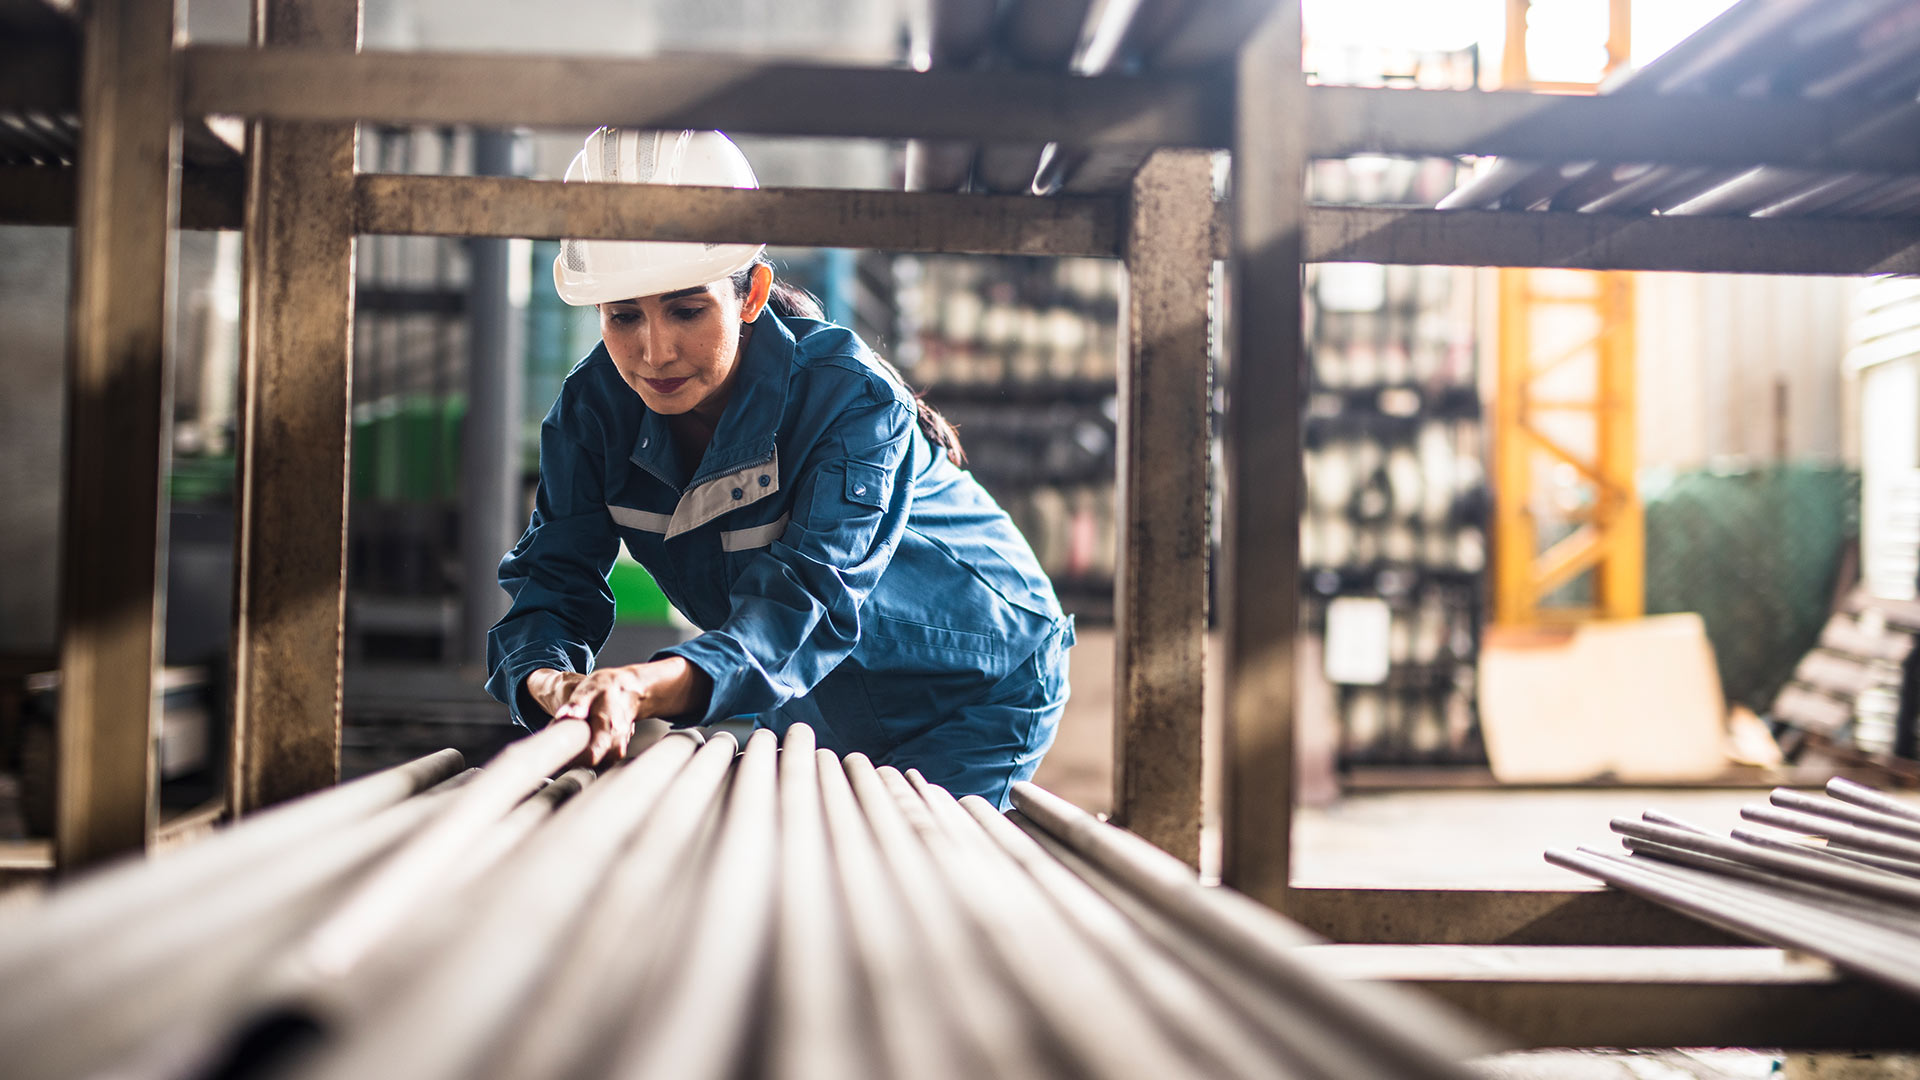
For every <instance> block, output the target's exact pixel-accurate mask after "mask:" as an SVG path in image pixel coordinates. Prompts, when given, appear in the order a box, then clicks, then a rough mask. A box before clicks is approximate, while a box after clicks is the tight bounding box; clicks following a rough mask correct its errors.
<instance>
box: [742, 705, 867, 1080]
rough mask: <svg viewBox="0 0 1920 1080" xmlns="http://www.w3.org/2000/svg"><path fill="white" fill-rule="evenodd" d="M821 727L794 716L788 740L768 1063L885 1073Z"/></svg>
mask: <svg viewBox="0 0 1920 1080" xmlns="http://www.w3.org/2000/svg"><path fill="white" fill-rule="evenodd" d="M815 749H816V748H815V746H814V736H813V729H812V728H811V727H808V726H807V725H806V724H794V725H793V726H792V727H789V728H788V729H787V731H786V735H785V737H784V738H783V739H782V741H781V746H780V877H779V886H778V887H779V891H780V892H779V915H778V920H779V922H778V926H777V929H776V936H775V944H774V952H773V998H774V1009H773V1016H772V1021H771V1023H772V1031H773V1039H774V1042H775V1044H776V1045H778V1046H779V1047H780V1053H778V1054H777V1055H773V1056H772V1057H771V1059H770V1061H769V1064H770V1065H771V1066H772V1069H771V1071H772V1073H773V1074H774V1075H775V1076H776V1077H781V1078H784V1080H814V1078H818V1080H852V1078H854V1077H861V1076H873V1077H877V1076H880V1075H882V1073H881V1071H880V1061H879V1059H878V1057H877V1056H875V1054H874V1052H873V1050H874V1048H873V1045H872V1043H873V1035H874V1032H873V1031H872V1030H870V1029H871V1027H872V1025H871V1023H870V1022H869V1020H868V1018H867V1016H866V1015H865V1013H864V1010H863V1009H862V1008H861V1006H862V1005H863V1004H864V1002H863V1001H862V997H863V994H862V993H861V992H860V991H861V990H863V989H864V988H863V987H860V984H859V980H858V979H857V977H856V974H855V972H856V968H855V964H854V952H853V949H852V948H851V944H850V939H851V937H852V933H851V929H850V927H849V926H848V913H847V905H846V904H845V903H844V902H843V901H842V899H841V897H840V886H839V883H838V882H837V881H836V880H835V875H834V867H833V853H832V851H831V850H830V849H829V848H828V845H827V822H826V816H825V808H824V805H823V803H822V802H821V795H820V767H819V764H818V762H816V761H815V759H814V752H815Z"/></svg>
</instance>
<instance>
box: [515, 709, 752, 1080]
mask: <svg viewBox="0 0 1920 1080" xmlns="http://www.w3.org/2000/svg"><path fill="white" fill-rule="evenodd" d="M696 731H697V729H691V728H689V729H685V730H683V731H677V732H674V733H672V734H671V735H668V736H666V739H677V740H685V741H688V742H689V743H690V744H691V745H700V743H699V741H698V737H697V736H696V737H694V738H693V739H688V733H689V732H696ZM726 738H727V741H728V742H731V741H732V736H731V735H729V736H727V737H726ZM663 741H664V740H663ZM676 752H677V751H676ZM732 759H733V750H732V747H730V746H729V747H723V748H722V750H720V751H716V752H714V753H712V754H704V755H695V756H694V757H693V760H692V761H691V762H690V763H689V764H687V765H686V766H684V767H683V768H682V769H681V770H680V772H679V773H678V774H677V775H675V777H674V778H673V782H672V784H671V785H670V786H669V787H668V788H667V790H666V792H665V793H664V794H663V795H661V796H660V801H659V804H658V805H657V806H656V807H655V808H654V810H653V811H652V812H651V813H650V814H648V815H647V818H646V821H645V822H644V823H643V824H642V825H641V826H640V831H639V832H638V833H637V834H636V835H635V836H634V839H633V843H632V845H631V846H630V847H628V848H627V849H626V850H625V851H623V852H622V853H621V854H620V857H619V862H618V864H617V865H616V866H615V867H614V868H613V870H612V871H611V872H610V873H609V874H608V875H607V877H606V879H605V880H604V881H602V882H601V883H600V884H599V885H598V886H596V888H595V890H594V903H593V906H592V908H591V909H590V910H588V911H586V912H585V913H584V914H583V915H582V916H581V917H580V920H579V925H578V928H577V931H576V932H575V933H574V934H572V935H570V937H569V940H568V941H567V942H565V943H564V944H563V945H561V946H560V948H561V952H560V953H559V954H558V955H557V956H555V957H554V959H553V961H552V967H551V970H552V971H553V972H554V973H556V976H555V977H552V978H549V979H548V980H547V981H546V984H545V986H544V987H543V992H542V993H541V994H540V995H539V996H538V998H537V999H536V1000H534V1001H532V1002H530V1003H528V1004H527V1005H526V1006H525V1007H524V1008H522V1009H521V1010H520V1011H519V1013H518V1014H517V1016H516V1020H515V1023H514V1030H513V1032H512V1034H511V1036H510V1037H509V1038H507V1039H506V1041H505V1045H504V1046H502V1047H501V1048H500V1050H499V1053H498V1054H496V1055H494V1056H493V1057H492V1058H491V1059H490V1060H489V1061H488V1062H487V1064H486V1069H485V1070H484V1072H483V1073H482V1075H485V1076H492V1077H500V1078H502V1080H540V1078H543V1077H564V1076H569V1075H572V1073H573V1072H575V1071H577V1070H578V1069H579V1067H580V1065H581V1063H582V1062H585V1061H589V1060H593V1059H595V1058H597V1057H602V1056H604V1055H605V1054H607V1053H608V1052H610V1050H611V1046H609V1045H607V1044H608V1043H609V1042H610V1041H611V1040H612V1038H613V1037H615V1036H616V1035H617V1033H618V1032H619V1030H620V1026H621V1025H620V1023H619V1021H620V1020H621V1018H622V1017H623V1016H624V1015H625V1014H626V1013H627V1012H628V1011H629V1009H630V1007H631V1003H632V1002H634V1001H638V1000H642V999H644V998H645V996H646V992H647V990H648V989H649V987H650V986H652V985H653V984H656V983H658V982H659V981H660V980H661V979H662V978H663V972H664V969H665V968H666V967H667V966H669V965H670V964H672V963H674V962H676V961H677V958H678V957H679V956H680V954H681V944H682V943H681V942H680V941H679V940H678V939H677V938H676V937H675V936H673V935H669V934H662V933H659V932H658V931H659V927H661V926H666V925H673V921H674V920H676V919H679V918H690V917H693V915H694V912H693V911H691V910H690V909H689V908H688V906H687V905H686V904H684V903H681V902H679V901H678V900H677V899H676V898H677V897H678V895H679V894H680V893H681V892H683V891H684V890H680V889H677V888H676V886H677V885H678V884H679V883H681V882H682V881H683V880H685V875H686V874H687V873H688V867H689V866H690V865H697V863H698V857H699V852H700V851H701V850H702V849H704V848H705V847H706V846H707V840H708V838H709V836H710V835H711V833H712V830H713V827H714V825H715V823H716V822H717V820H718V818H719V813H720V807H721V802H722V798H723V796H724V795H725V793H726V781H727V775H728V772H729V771H730V768H731V763H732ZM609 942H618V943H620V944H619V945H618V946H617V947H609V944H608V943H609ZM560 973H564V977H558V976H559V974H560Z"/></svg>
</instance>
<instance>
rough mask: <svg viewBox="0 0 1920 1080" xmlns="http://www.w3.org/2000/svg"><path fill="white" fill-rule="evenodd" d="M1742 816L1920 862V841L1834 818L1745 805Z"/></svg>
mask: <svg viewBox="0 0 1920 1080" xmlns="http://www.w3.org/2000/svg"><path fill="white" fill-rule="evenodd" d="M1740 816H1741V817H1743V818H1745V819H1747V820H1748V821H1757V822H1759V823H1761V824H1762V825H1772V826H1774V827H1775V828H1780V829H1786V830H1788V831H1789V832H1797V833H1804V834H1805V835H1808V836H1824V837H1826V838H1827V841H1828V842H1829V843H1837V844H1844V845H1846V846H1847V847H1850V848H1856V849H1858V850H1860V851H1871V852H1874V853H1875V854H1879V855H1891V856H1893V857H1894V858H1897V859H1906V860H1908V861H1909V862H1920V842H1915V841H1912V840H1903V839H1900V838H1899V837H1896V836H1889V835H1888V834H1886V833H1882V832H1875V831H1873V830H1871V829H1856V828H1854V827H1853V826H1851V825H1848V824H1845V823H1843V822H1837V821H1834V820H1833V819H1832V818H1823V817H1815V816H1814V815H1812V814H1802V813H1799V812H1797V811H1793V810H1782V809H1779V808H1776V807H1772V806H1743V807H1741V808H1740Z"/></svg>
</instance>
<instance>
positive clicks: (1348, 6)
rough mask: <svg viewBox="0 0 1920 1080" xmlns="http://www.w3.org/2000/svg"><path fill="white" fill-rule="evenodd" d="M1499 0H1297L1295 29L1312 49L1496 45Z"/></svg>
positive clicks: (1499, 25) (1445, 48)
mask: <svg viewBox="0 0 1920 1080" xmlns="http://www.w3.org/2000/svg"><path fill="white" fill-rule="evenodd" d="M1505 11H1506V5H1505V2H1504V0H1302V3H1301V10H1300V18H1301V29H1302V30H1303V31H1304V32H1305V34H1306V37H1307V39H1308V40H1309V41H1311V42H1313V43H1314V44H1316V45H1335V46H1338V45H1352V46H1368V47H1373V48H1381V49H1410V50H1416V51H1427V52H1448V51H1452V50H1455V49H1464V48H1466V47H1467V46H1469V45H1472V44H1474V43H1475V42H1480V43H1481V44H1482V45H1483V46H1484V45H1485V44H1486V43H1487V42H1488V40H1489V38H1488V34H1489V32H1491V34H1492V39H1491V40H1492V41H1494V42H1496V43H1497V42H1498V41H1499V39H1500V35H1501V32H1502V29H1501V28H1502V27H1503V26H1504V23H1503V21H1502V20H1504V19H1505V17H1506V16H1505Z"/></svg>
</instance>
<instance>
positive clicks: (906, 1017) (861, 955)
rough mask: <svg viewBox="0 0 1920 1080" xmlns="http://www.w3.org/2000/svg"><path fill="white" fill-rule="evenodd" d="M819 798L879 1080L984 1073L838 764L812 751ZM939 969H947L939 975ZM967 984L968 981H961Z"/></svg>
mask: <svg viewBox="0 0 1920 1080" xmlns="http://www.w3.org/2000/svg"><path fill="white" fill-rule="evenodd" d="M814 764H815V766H816V770H815V771H816V774H817V776H818V778H819V781H820V798H821V802H822V804H823V810H824V813H825V816H826V826H827V837H828V839H829V840H830V841H831V843H832V847H833V857H834V871H835V879H836V881H837V883H838V884H839V886H840V895H841V898H842V899H843V900H844V901H845V902H846V905H847V928H848V936H849V939H850V943H851V945H852V947H853V953H854V959H855V966H856V967H857V968H858V970H859V973H860V975H861V983H862V991H863V992H862V995H861V1000H862V1001H863V1002H864V1003H865V1004H866V1006H867V1007H868V1008H869V1009H870V1010H872V1015H873V1019H874V1027H875V1030H876V1034H877V1035H878V1041H879V1051H878V1053H879V1059H880V1065H881V1069H880V1075H883V1076H911V1075H915V1074H922V1075H926V1076H928V1077H930V1078H932V1080H956V1078H958V1077H962V1076H967V1075H971V1074H975V1073H978V1072H980V1071H983V1070H984V1065H978V1066H976V1064H975V1063H976V1061H977V1060H978V1059H977V1058H976V1057H975V1056H974V1055H973V1053H972V1051H971V1050H970V1048H969V1045H968V1043H967V1042H966V1037H965V1035H966V1033H963V1032H962V1031H960V1030H959V1028H960V1027H961V1026H962V1025H960V1024H958V1023H957V1022H955V1023H950V1022H949V1021H948V1020H947V1019H946V1018H947V1017H949V1016H952V1015H954V1009H953V1006H955V1005H957V1004H959V1002H960V1000H961V999H960V998H959V997H958V995H957V993H956V989H957V988H956V987H955V986H953V985H952V982H953V980H952V979H951V977H949V978H948V979H946V980H938V981H936V980H928V979H924V978H921V977H920V976H921V974H922V973H923V972H925V971H928V970H936V968H935V965H936V964H937V962H938V955H937V952H936V950H934V949H932V948H930V947H929V944H928V940H929V939H928V937H927V935H926V934H925V932H924V931H923V929H922V927H920V926H918V925H916V918H915V912H913V911H912V910H911V909H910V907H909V905H908V902H907V900H906V898H905V897H904V896H903V894H902V891H901V890H900V888H899V887H898V886H897V884H896V882H895V881H894V880H893V877H892V874H891V873H890V872H889V868H888V866H887V865H886V863H885V862H884V861H883V855H882V853H881V851H880V850H879V847H878V845H877V842H876V840H875V838H874V835H873V832H872V830H871V828H870V827H869V825H868V823H867V821H866V820H865V819H864V818H863V817H862V815H861V813H860V807H859V805H858V804H857V803H856V802H855V800H854V795H853V788H852V787H851V786H850V784H849V782H848V780H847V774H846V771H845V769H843V768H842V767H841V764H840V758H839V757H838V756H837V755H835V754H834V753H833V751H831V750H816V751H815V752H814ZM938 970H943V971H944V969H938ZM962 978H963V979H966V980H968V981H971V979H972V978H973V976H972V975H971V974H965V975H963V976H962Z"/></svg>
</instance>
